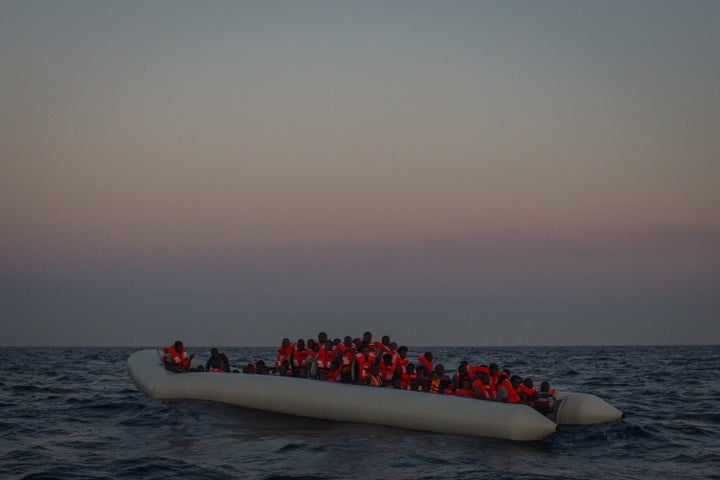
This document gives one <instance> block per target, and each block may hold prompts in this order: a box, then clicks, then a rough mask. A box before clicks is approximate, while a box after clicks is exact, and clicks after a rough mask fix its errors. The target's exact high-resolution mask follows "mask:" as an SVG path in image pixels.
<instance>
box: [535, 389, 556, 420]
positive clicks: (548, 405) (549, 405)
mask: <svg viewBox="0 0 720 480" xmlns="http://www.w3.org/2000/svg"><path fill="white" fill-rule="evenodd" d="M533 402H534V403H535V409H536V410H537V411H538V412H540V413H542V414H544V415H545V414H548V413H552V412H554V411H555V389H554V388H553V389H552V390H550V384H549V383H548V382H542V383H540V391H539V392H536V393H535V395H534V396H533Z"/></svg>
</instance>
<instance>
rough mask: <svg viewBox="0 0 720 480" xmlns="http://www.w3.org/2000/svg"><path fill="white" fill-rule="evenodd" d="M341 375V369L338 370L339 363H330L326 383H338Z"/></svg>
mask: <svg viewBox="0 0 720 480" xmlns="http://www.w3.org/2000/svg"><path fill="white" fill-rule="evenodd" d="M341 375H342V369H341V368H340V362H338V361H337V360H333V361H332V362H330V369H329V371H328V373H327V379H326V380H327V381H328V382H339V381H340V376H341Z"/></svg>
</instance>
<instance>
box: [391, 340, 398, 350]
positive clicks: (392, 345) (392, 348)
mask: <svg viewBox="0 0 720 480" xmlns="http://www.w3.org/2000/svg"><path fill="white" fill-rule="evenodd" d="M397 348H398V344H397V343H396V342H390V350H391V351H393V352H397Z"/></svg>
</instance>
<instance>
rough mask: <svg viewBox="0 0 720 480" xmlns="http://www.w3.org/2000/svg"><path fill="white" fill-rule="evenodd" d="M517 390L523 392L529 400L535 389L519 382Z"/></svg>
mask: <svg viewBox="0 0 720 480" xmlns="http://www.w3.org/2000/svg"><path fill="white" fill-rule="evenodd" d="M518 392H519V393H524V394H525V395H527V397H528V398H529V399H530V400H532V398H533V395H535V392H536V390H535V389H534V388H529V387H526V386H525V385H523V384H520V386H519V387H518Z"/></svg>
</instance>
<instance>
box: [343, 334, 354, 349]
mask: <svg viewBox="0 0 720 480" xmlns="http://www.w3.org/2000/svg"><path fill="white" fill-rule="evenodd" d="M343 345H345V346H346V347H348V348H350V347H352V346H353V341H352V337H350V336H346V337H345V338H344V339H343Z"/></svg>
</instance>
